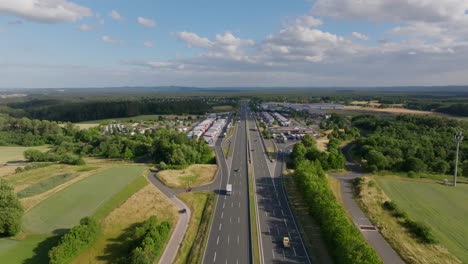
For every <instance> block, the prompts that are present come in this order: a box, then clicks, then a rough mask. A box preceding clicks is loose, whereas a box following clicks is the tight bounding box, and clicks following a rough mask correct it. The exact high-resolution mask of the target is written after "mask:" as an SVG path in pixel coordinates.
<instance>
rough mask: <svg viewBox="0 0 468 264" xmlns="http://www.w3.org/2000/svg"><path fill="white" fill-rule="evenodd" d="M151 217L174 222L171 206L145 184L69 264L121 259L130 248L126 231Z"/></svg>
mask: <svg viewBox="0 0 468 264" xmlns="http://www.w3.org/2000/svg"><path fill="white" fill-rule="evenodd" d="M136 204H138V206H135V205H136ZM152 215H156V216H157V218H158V221H169V222H171V223H172V224H173V225H175V223H176V222H177V218H178V213H177V208H176V207H175V206H174V205H173V204H172V202H171V201H170V200H169V199H168V198H167V197H166V196H164V195H163V194H162V193H161V192H160V191H159V190H157V189H156V188H155V187H154V186H153V185H151V184H148V185H146V186H145V187H143V188H142V189H140V190H139V191H138V192H136V193H135V194H133V195H132V196H131V197H130V198H129V199H128V200H127V201H125V202H124V203H123V204H122V205H120V206H119V207H117V208H116V209H114V210H113V211H112V212H111V213H110V214H108V215H107V216H106V217H105V218H104V219H103V221H102V225H101V226H102V229H101V234H100V236H99V238H98V240H97V241H96V242H95V243H94V244H93V246H92V247H91V248H88V249H86V250H85V251H84V252H83V253H82V254H80V255H79V256H78V257H76V258H75V259H74V260H73V261H72V262H71V263H76V264H80V263H113V261H115V260H116V259H118V258H120V257H124V256H125V255H126V254H127V252H129V251H130V250H129V249H130V248H131V246H132V245H131V244H132V241H131V240H127V239H126V238H128V237H129V235H128V233H129V231H130V230H131V229H132V228H133V227H134V226H135V225H137V224H139V223H141V222H143V221H144V220H146V219H148V218H149V217H150V216H152Z"/></svg>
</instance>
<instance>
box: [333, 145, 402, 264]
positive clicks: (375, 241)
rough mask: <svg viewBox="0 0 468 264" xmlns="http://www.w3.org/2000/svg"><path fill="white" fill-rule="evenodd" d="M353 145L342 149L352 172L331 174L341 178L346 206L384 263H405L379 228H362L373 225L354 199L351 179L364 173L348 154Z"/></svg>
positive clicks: (342, 193)
mask: <svg viewBox="0 0 468 264" xmlns="http://www.w3.org/2000/svg"><path fill="white" fill-rule="evenodd" d="M351 146H352V144H349V145H348V146H346V147H345V148H343V150H342V151H343V153H344V154H345V157H346V166H347V167H348V168H349V169H351V172H350V173H347V174H342V175H335V174H331V176H332V177H335V178H337V179H339V180H340V184H341V197H342V199H343V203H344V206H345V208H346V210H347V211H348V212H349V214H350V215H351V217H352V219H353V221H354V224H355V225H356V226H357V228H358V229H359V230H360V231H361V233H362V234H363V235H364V237H365V238H366V239H367V241H368V242H369V244H370V245H371V246H372V247H373V248H374V249H375V251H376V252H377V254H378V255H379V256H380V258H381V259H382V261H383V262H384V263H389V264H403V263H405V262H404V261H403V260H402V259H401V258H400V256H399V255H398V254H397V253H396V252H395V250H394V249H393V248H392V247H391V246H390V244H388V242H387V241H386V240H385V239H384V238H383V236H382V235H381V234H380V233H379V231H378V230H377V229H375V230H365V229H363V228H362V227H366V226H372V223H371V222H370V220H369V219H368V218H367V217H366V215H365V214H364V213H363V212H362V210H361V208H360V207H359V206H358V205H357V203H356V201H355V199H354V194H353V187H352V183H351V180H352V179H354V178H357V177H362V176H363V173H362V171H361V169H360V168H359V166H358V165H357V164H355V163H353V162H352V161H351V158H350V157H349V155H348V153H349V149H350V148H351Z"/></svg>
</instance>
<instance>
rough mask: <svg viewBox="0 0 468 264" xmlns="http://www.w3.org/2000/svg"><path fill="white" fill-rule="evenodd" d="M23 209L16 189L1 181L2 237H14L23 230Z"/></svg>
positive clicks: (0, 211)
mask: <svg viewBox="0 0 468 264" xmlns="http://www.w3.org/2000/svg"><path fill="white" fill-rule="evenodd" d="M21 217H23V207H22V206H21V203H20V202H19V200H18V197H16V194H15V192H14V188H13V187H12V186H11V185H10V184H8V182H7V181H6V180H4V179H0V235H7V236H14V235H16V234H17V233H18V232H19V231H20V230H21Z"/></svg>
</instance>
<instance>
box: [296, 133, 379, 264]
mask: <svg viewBox="0 0 468 264" xmlns="http://www.w3.org/2000/svg"><path fill="white" fill-rule="evenodd" d="M309 153H311V154H309ZM340 154H341V153H340ZM341 155H342V154H341ZM320 156H323V154H321V152H320V151H319V150H317V149H316V147H315V141H313V139H312V138H311V137H304V139H303V140H302V143H298V144H296V145H295V146H294V151H293V153H292V154H291V158H292V161H291V162H290V164H289V166H290V167H291V168H292V169H294V176H293V178H294V180H295V182H296V184H297V186H298V190H299V192H300V193H301V195H302V198H303V200H304V201H305V204H307V209H308V211H309V213H310V214H311V215H312V217H313V218H314V220H315V221H316V222H317V223H318V225H319V226H320V229H321V232H322V234H323V237H324V240H325V242H326V244H327V247H328V250H329V252H330V254H331V256H332V257H333V259H334V261H335V262H336V263H382V261H381V260H380V258H379V257H378V256H377V253H376V252H375V250H374V249H373V248H371V247H370V246H369V245H368V244H367V242H366V241H365V240H364V238H363V237H362V235H361V233H360V232H359V230H358V229H357V228H356V227H355V226H354V224H352V223H351V222H350V220H349V219H348V217H347V216H346V213H345V211H344V209H343V208H342V207H341V206H340V205H339V203H338V202H337V201H336V198H335V196H334V195H333V192H332V190H331V188H330V185H329V183H328V180H327V177H326V175H325V172H324V170H323V168H322V163H324V164H326V165H328V166H329V167H333V166H338V165H339V166H344V158H343V159H342V160H343V161H342V162H340V163H338V162H336V161H337V160H336V159H330V161H331V162H330V161H328V159H322V160H320V159H319V157H320ZM340 160H341V159H340Z"/></svg>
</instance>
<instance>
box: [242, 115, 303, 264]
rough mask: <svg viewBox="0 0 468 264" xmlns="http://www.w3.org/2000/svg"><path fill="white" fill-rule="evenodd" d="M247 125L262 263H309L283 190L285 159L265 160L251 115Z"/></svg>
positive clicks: (280, 157) (263, 150)
mask: <svg viewBox="0 0 468 264" xmlns="http://www.w3.org/2000/svg"><path fill="white" fill-rule="evenodd" d="M248 122H249V128H250V129H249V133H250V144H251V145H250V148H251V150H250V151H251V154H252V164H253V173H254V177H255V185H256V199H257V216H258V220H257V221H258V223H259V230H260V231H261V238H260V244H261V245H260V254H261V255H262V261H261V262H262V263H310V260H309V256H308V255H307V251H306V249H305V247H304V244H303V242H302V238H301V236H300V233H299V230H298V228H297V226H296V223H295V221H294V217H293V215H292V212H291V210H290V208H289V204H288V201H287V198H286V194H285V192H284V189H283V186H282V179H281V172H282V167H283V158H282V155H281V156H279V158H278V160H277V161H276V162H274V163H273V164H271V162H270V160H267V159H266V156H265V153H266V150H265V149H264V147H263V144H262V142H261V137H260V134H259V132H258V131H257V129H256V126H255V121H254V120H253V118H252V117H251V116H250V115H249V121H248ZM283 237H289V239H290V244H291V247H290V248H285V247H284V246H283Z"/></svg>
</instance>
